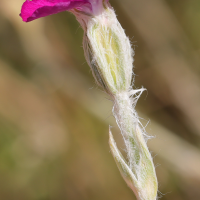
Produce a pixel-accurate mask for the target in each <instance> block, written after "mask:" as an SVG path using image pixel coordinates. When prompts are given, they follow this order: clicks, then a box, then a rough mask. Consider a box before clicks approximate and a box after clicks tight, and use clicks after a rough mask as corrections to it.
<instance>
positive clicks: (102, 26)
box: [84, 4, 133, 95]
mask: <svg viewBox="0 0 200 200" xmlns="http://www.w3.org/2000/svg"><path fill="white" fill-rule="evenodd" d="M84 50H85V55H86V59H87V61H88V63H89V65H90V67H91V70H92V72H93V75H94V77H95V79H96V82H97V83H98V84H99V85H100V86H101V87H103V89H104V90H105V91H107V93H109V94H110V95H115V94H116V93H118V92H123V91H128V90H129V88H130V85H131V79H132V66H133V64H132V63H133V55H132V54H133V51H132V49H131V45H130V41H129V39H128V38H127V36H126V35H125V32H124V30H123V28H122V27H121V25H120V23H119V22H118V20H117V18H116V15H115V13H114V11H113V9H112V8H111V7H110V6H109V5H108V4H106V7H104V10H103V11H102V12H101V13H100V14H99V15H96V16H93V17H89V20H87V21H86V30H85V37H84Z"/></svg>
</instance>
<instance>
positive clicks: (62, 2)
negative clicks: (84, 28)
mask: <svg viewBox="0 0 200 200" xmlns="http://www.w3.org/2000/svg"><path fill="white" fill-rule="evenodd" d="M103 1H105V2H108V0H32V1H30V0H26V1H25V2H24V4H23V5H22V9H21V14H20V16H21V17H22V19H23V21H25V22H30V21H32V20H35V19H38V18H40V17H45V16H48V15H52V14H56V13H59V12H62V11H70V10H71V11H72V10H73V9H76V10H78V11H80V12H83V13H85V14H87V15H97V14H98V13H99V11H100V10H101V9H102V8H103Z"/></svg>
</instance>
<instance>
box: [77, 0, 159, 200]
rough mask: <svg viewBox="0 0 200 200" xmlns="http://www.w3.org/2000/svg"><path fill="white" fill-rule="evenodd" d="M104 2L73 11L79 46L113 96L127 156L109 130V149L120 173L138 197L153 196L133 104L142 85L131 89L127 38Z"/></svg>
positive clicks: (152, 169)
mask: <svg viewBox="0 0 200 200" xmlns="http://www.w3.org/2000/svg"><path fill="white" fill-rule="evenodd" d="M103 2H104V5H103V7H101V8H102V10H101V12H99V13H98V14H97V15H87V14H85V13H81V12H79V11H73V13H74V14H75V15H76V17H77V20H78V21H79V22H80V24H81V26H82V27H83V30H84V39H83V48H84V52H85V57H86V60H87V62H88V64H89V66H90V68H91V70H92V73H93V76H94V78H95V80H96V82H97V84H98V85H100V86H101V87H102V88H103V89H104V90H105V91H106V92H107V93H108V94H109V95H110V96H111V98H112V99H113V102H114V107H113V115H114V117H115V118H116V121H117V124H118V126H119V128H120V130H121V134H122V137H123V140H124V143H125V145H126V154H127V158H126V159H125V158H123V156H122V154H121V153H120V151H119V150H118V148H117V145H116V143H115V141H114V138H113V136H112V133H111V131H110V133H109V144H110V148H111V152H112V154H113V157H114V159H115V161H116V164H117V166H118V168H119V170H120V173H121V175H122V176H123V178H124V180H125V181H126V183H127V184H128V186H129V187H130V188H131V189H132V190H133V192H134V193H135V195H136V197H137V199H138V200H156V197H157V188H158V184H157V178H156V173H155V167H154V165H153V160H152V157H151V154H150V152H149V150H148V147H147V144H146V141H147V140H148V138H149V137H148V135H147V134H146V133H145V131H144V128H143V127H142V125H141V123H140V121H139V117H138V115H137V112H136V111H135V105H136V103H137V100H138V98H139V97H140V95H141V93H142V92H143V90H144V89H143V88H142V89H139V90H132V89H131V88H132V85H131V83H132V76H133V75H134V73H133V54H134V51H133V50H132V48H131V44H130V41H129V39H128V37H127V36H126V34H125V32H124V30H123V28H122V27H121V25H120V23H119V22H118V20H117V18H116V15H115V12H114V10H113V9H112V7H111V6H110V5H109V4H108V3H106V2H107V1H103Z"/></svg>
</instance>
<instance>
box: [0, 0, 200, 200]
mask: <svg viewBox="0 0 200 200" xmlns="http://www.w3.org/2000/svg"><path fill="white" fill-rule="evenodd" d="M22 3H23V0H9V1H8V0H1V1H0V177H1V178H0V199H2V200H58V199H59V200H102V199H105V200H112V199H113V200H114V199H117V200H125V199H126V200H129V199H130V200H131V199H134V194H133V193H132V191H131V190H130V189H129V188H128V187H127V186H126V184H125V182H124V181H123V179H122V178H121V176H120V174H119V172H118V169H117V167H116V165H115V163H114V159H113V158H112V155H111V153H110V150H109V146H108V124H111V125H112V126H113V133H114V135H115V138H116V140H117V141H118V142H119V143H121V149H123V144H122V140H121V137H120V134H119V130H118V128H117V126H116V124H115V123H114V119H113V117H112V112H111V111H112V102H111V101H109V99H108V96H106V94H105V93H104V92H102V91H101V90H100V89H99V88H97V87H96V85H95V83H94V79H93V77H92V74H91V72H90V70H89V67H88V66H87V64H86V61H85V59H84V55H83V49H82V47H81V46H82V35H83V31H82V30H81V28H80V26H79V24H78V22H76V20H75V17H74V16H73V15H72V14H70V13H67V12H63V13H59V14H57V15H53V16H49V17H46V18H42V19H39V20H36V21H33V22H30V23H27V24H26V23H24V22H22V20H21V18H20V17H19V13H20V9H21V4H22ZM111 4H112V5H113V7H114V8H115V10H116V13H117V15H118V18H119V21H120V22H121V24H122V26H123V27H124V29H125V30H126V33H127V35H128V36H129V37H130V39H131V41H132V44H133V47H134V49H135V51H136V55H135V63H134V66H135V73H136V75H137V76H136V77H135V85H136V87H141V86H144V87H145V88H147V91H148V92H144V94H143V95H142V97H141V98H140V100H139V102H138V105H137V110H138V112H139V113H140V116H141V117H142V118H143V119H142V122H143V123H144V125H145V124H147V122H148V120H149V119H150V123H149V124H148V126H147V131H148V133H149V134H151V135H156V138H155V139H152V140H151V141H149V142H148V145H149V147H150V150H151V151H152V155H153V156H154V162H155V165H156V166H157V168H156V169H157V175H158V181H159V190H160V196H163V197H162V199H163V200H191V199H192V200H199V199H200V26H199V24H200V1H199V0H176V1H174V0H123V1H122V0H111Z"/></svg>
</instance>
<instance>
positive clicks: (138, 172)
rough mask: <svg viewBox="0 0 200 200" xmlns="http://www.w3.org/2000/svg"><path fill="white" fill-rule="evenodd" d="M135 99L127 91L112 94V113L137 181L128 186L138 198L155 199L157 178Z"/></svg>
mask: <svg viewBox="0 0 200 200" xmlns="http://www.w3.org/2000/svg"><path fill="white" fill-rule="evenodd" d="M136 100H137V97H135V98H131V97H130V95H129V93H128V92H123V93H118V94H117V95H115V96H114V107H113V114H114V116H115V118H116V121H117V124H118V126H119V128H120V130H121V134H122V136H123V139H124V143H125V145H126V152H127V160H128V167H129V168H130V169H131V171H132V173H133V175H134V177H135V178H136V182H137V184H134V187H131V186H130V184H129V186H130V187H131V188H132V189H133V191H134V193H135V195H136V196H137V199H138V200H155V199H156V192H157V179H156V175H155V169H154V165H153V161H152V158H151V154H150V152H149V150H148V148H147V145H146V142H145V138H144V136H145V134H144V133H143V131H142V128H141V126H140V121H139V119H138V116H137V113H136V111H135V109H134V107H135V103H136ZM133 175H132V176H133ZM125 178H126V177H125ZM152 186H153V187H152ZM152 188H154V191H152Z"/></svg>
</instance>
